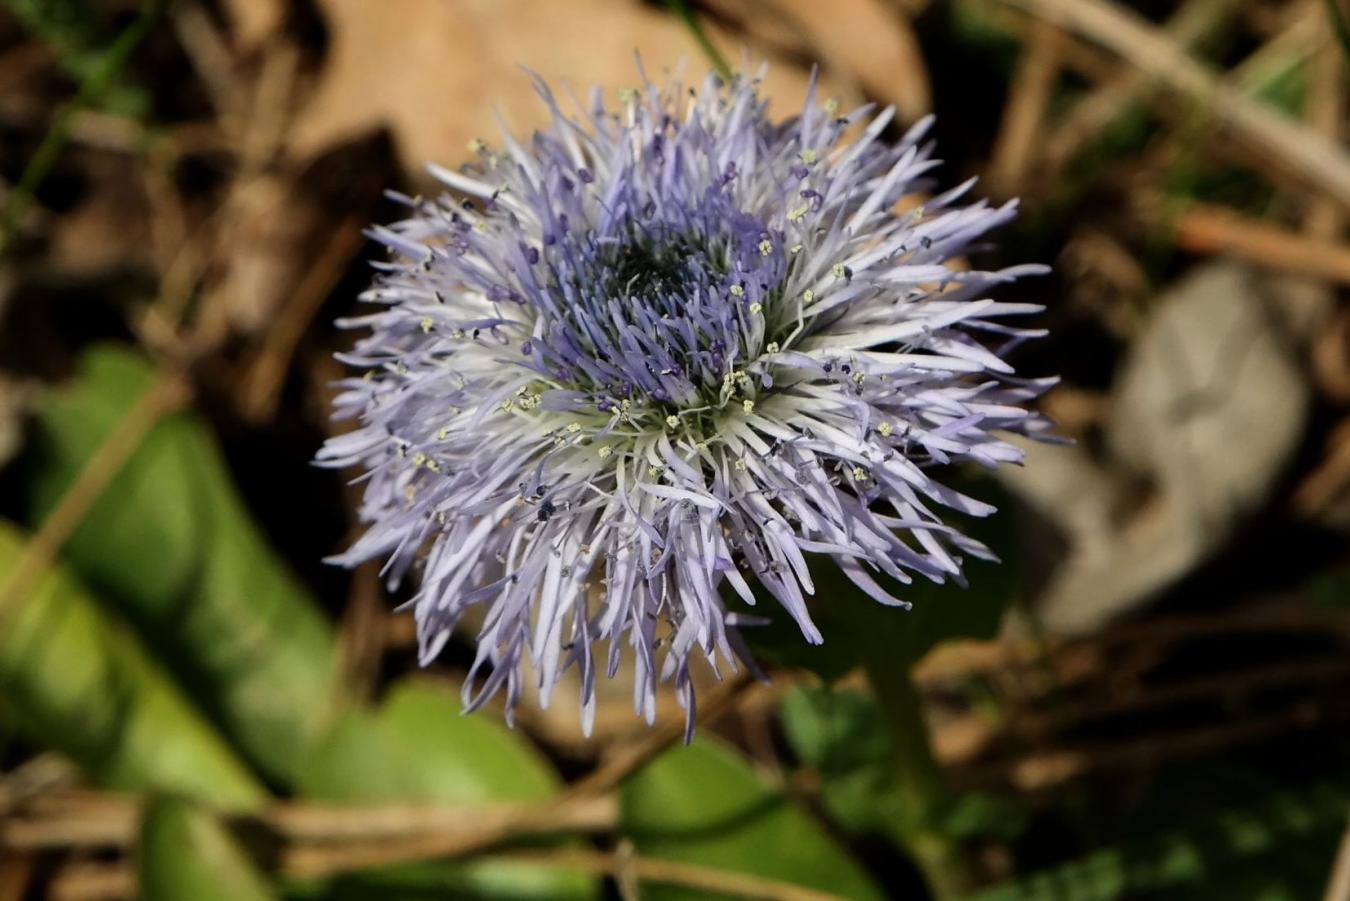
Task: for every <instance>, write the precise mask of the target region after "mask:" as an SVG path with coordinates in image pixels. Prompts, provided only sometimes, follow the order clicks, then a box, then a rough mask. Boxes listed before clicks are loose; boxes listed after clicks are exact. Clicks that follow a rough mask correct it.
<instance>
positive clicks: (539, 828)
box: [281, 795, 619, 878]
mask: <svg viewBox="0 0 1350 901" xmlns="http://www.w3.org/2000/svg"><path fill="white" fill-rule="evenodd" d="M367 813H368V812H366V811H360V812H358V816H360V817H363V818H364V817H365V816H366V815H367ZM408 815H409V814H408V812H407V811H406V810H405V811H402V812H400V813H398V814H397V815H396V817H395V823H394V825H398V823H397V817H398V816H403V817H407V816H408ZM421 818H422V819H424V820H426V821H431V822H434V828H431V829H428V830H426V831H422V832H416V833H412V834H406V833H399V834H396V835H394V836H392V837H388V838H383V839H381V838H375V839H372V838H368V837H365V836H364V835H363V836H362V837H360V838H356V839H351V840H347V841H339V842H332V843H325V844H310V843H306V844H298V845H296V846H294V847H291V848H288V849H286V850H285V851H283V852H282V855H281V860H282V869H283V870H284V871H285V872H286V873H287V874H289V875H291V876H297V877H302V878H319V877H328V876H336V875H340V874H342V873H352V872H356V871H357V870H364V869H369V868H370V867H376V866H384V865H388V864H396V863H410V862H413V861H418V860H432V859H435V858H444V857H462V856H465V855H468V854H473V853H475V852H477V851H481V850H483V849H485V848H490V847H492V846H494V845H498V844H501V843H502V842H505V841H507V840H508V839H513V838H521V837H525V836H533V835H547V834H552V833H559V832H610V831H612V830H614V829H615V828H616V827H617V825H618V822H619V802H618V799H617V798H615V797H614V796H613V795H604V796H601V797H594V798H577V799H569V800H568V801H567V802H566V803H563V802H554V803H545V804H539V805H535V806H531V807H503V808H498V809H494V808H486V809H483V810H480V811H472V812H470V813H469V815H467V816H466V815H465V811H463V810H459V811H455V812H454V813H453V814H452V815H445V814H436V813H434V812H431V811H428V812H426V813H423V814H422V815H421ZM289 825H290V826H291V827H297V826H298V827H301V828H304V827H305V826H306V825H309V826H317V828H319V829H323V830H331V829H332V828H333V824H332V823H328V824H324V823H322V822H319V823H317V824H316V823H315V822H314V820H313V818H312V816H311V817H308V818H306V819H305V820H297V819H296V818H295V814H294V813H293V814H292V819H291V822H290V824H289ZM380 825H386V826H387V825H390V824H388V823H384V824H380ZM352 828H353V830H354V831H356V832H358V833H359V832H360V831H361V830H362V829H366V828H367V824H365V823H363V822H361V821H352Z"/></svg>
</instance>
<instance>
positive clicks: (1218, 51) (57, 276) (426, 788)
mask: <svg viewBox="0 0 1350 901" xmlns="http://www.w3.org/2000/svg"><path fill="white" fill-rule="evenodd" d="M1348 19H1350V4H1340V2H1339V0H1180V2H1173V0H1147V2H1142V3H1136V4H1125V3H1123V2H1119V0H833V2H829V3H824V2H814V0H699V2H697V3H695V4H693V5H692V8H690V7H686V6H683V5H681V4H675V5H673V6H666V5H663V4H660V3H643V2H638V0H571V2H567V3H561V2H544V0H539V2H526V0H495V2H494V0H379V2H376V0H297V2H293V3H288V2H284V0H173V2H160V0H149V2H136V0H5V2H4V3H3V9H2V10H0V467H3V468H2V469H0V901H19V899H34V898H55V899H66V901H75V899H81V901H92V899H129V898H133V897H145V898H150V899H194V901H196V899H208V901H209V899H245V901H253V899H280V898H314V899H329V898H342V899H346V898H352V899H365V898H376V897H378V898H381V899H402V898H412V899H421V898H428V899H429V898H481V899H523V898H541V899H542V898H550V899H551V898H622V899H635V898H662V899H664V898H704V897H722V898H775V899H779V898H781V899H788V901H794V899H814V901H821V899H827V898H834V899H840V898H845V899H860V898H904V899H922V898H926V897H933V898H978V899H985V901H994V899H1066V901H1088V899H1124V898H1186V899H1258V898H1259V899H1262V901H1276V899H1319V898H1323V899H1326V901H1350V842H1347V840H1346V839H1345V838H1344V837H1343V836H1344V835H1345V833H1346V826H1347V812H1348V811H1350V730H1348V729H1347V726H1348V725H1350V554H1348V553H1347V544H1346V535H1347V532H1348V531H1350V306H1347V304H1346V299H1347V292H1346V288H1347V286H1348V285H1350V245H1347V244H1346V243H1345V241H1344V238H1345V234H1346V231H1345V225H1346V220H1347V216H1348V215H1350V152H1347V149H1346V143H1345V140H1344V138H1345V133H1346V126H1347V124H1348V123H1347V85H1348V82H1347V71H1348V61H1350V31H1347V28H1346V24H1345V23H1346V21H1347V20H1348ZM701 39H707V40H709V41H711V43H712V44H713V45H714V46H715V47H716V48H717V49H718V50H719V51H720V52H721V53H722V54H723V55H724V56H725V57H726V58H727V59H729V60H730V61H731V62H732V63H733V65H738V64H741V63H743V62H747V61H748V62H749V63H750V64H751V65H757V64H758V63H759V62H761V61H768V62H769V63H770V66H771V68H770V69H769V73H768V75H767V77H766V79H765V83H764V86H763V89H762V93H763V94H764V96H766V97H768V98H769V99H770V100H771V110H772V111H773V112H774V114H775V115H776V116H780V117H782V116H787V115H790V114H791V113H792V112H793V111H794V110H795V109H796V108H797V106H798V104H799V103H800V100H801V98H802V96H803V93H804V90H805V84H806V80H807V78H808V74H809V70H810V67H811V66H812V65H813V64H818V65H819V67H820V77H821V80H822V82H823V84H824V91H823V93H824V95H825V96H833V97H836V98H838V99H839V100H840V102H841V104H842V105H843V106H844V107H845V108H847V107H850V106H852V105H855V104H859V103H862V102H867V101H875V102H877V103H880V104H893V105H895V106H896V107H897V108H898V110H899V115H898V117H897V118H898V120H899V124H898V125H897V129H898V130H902V129H903V125H904V124H905V123H909V122H912V121H914V120H916V119H918V118H919V117H921V116H923V115H925V114H927V113H929V112H935V113H936V114H937V125H936V130H935V136H936V138H937V140H938V148H939V152H938V156H939V157H941V158H942V159H944V160H945V161H946V162H945V165H944V166H943V168H942V169H941V170H940V177H941V179H942V182H943V183H944V184H946V185H954V184H956V183H958V182H959V181H961V180H963V179H965V178H967V177H969V176H972V175H978V176H980V178H981V184H980V187H979V188H978V189H977V190H979V191H981V192H983V193H985V194H987V195H990V196H993V197H995V198H1006V197H1012V196H1020V197H1021V198H1022V215H1021V217H1020V219H1019V220H1018V222H1017V223H1016V224H1015V225H1013V226H1011V227H1009V228H1006V229H1004V230H1003V231H1002V232H1001V233H1000V234H999V235H997V241H998V246H997V247H992V246H991V247H989V248H987V249H983V250H981V251H980V254H979V256H978V258H976V259H974V260H972V262H973V263H975V264H978V265H981V266H984V267H991V268H992V267H998V266H1001V265H1007V264H1010V263H1014V262H1026V261H1036V262H1045V263H1048V264H1051V265H1052V266H1053V267H1054V273H1053V275H1051V276H1049V277H1047V278H1042V279H1037V280H1028V281H1025V282H1023V283H1021V284H1018V285H1016V286H1013V287H1012V288H1011V289H1010V290H1009V291H1007V292H1005V295H1004V296H1005V299H1010V300H1031V301H1036V302H1039V303H1043V304H1045V305H1046V307H1047V310H1046V312H1045V314H1044V315H1043V316H1042V317H1041V324H1042V325H1044V326H1045V327H1046V328H1048V329H1049V331H1050V336H1049V337H1048V338H1046V339H1044V340H1042V341H1039V342H1034V344H1033V345H1031V346H1027V347H1025V348H1024V349H1023V350H1021V351H1020V352H1019V353H1020V356H1019V357H1017V359H1015V360H1014V363H1015V364H1016V365H1017V367H1018V369H1019V371H1020V372H1022V373H1024V374H1029V375H1047V374H1061V375H1062V376H1063V378H1064V383H1063V384H1062V386H1060V387H1059V388H1057V389H1056V390H1055V391H1053V392H1052V393H1051V394H1050V395H1049V396H1048V397H1046V398H1045V400H1044V402H1043V406H1044V409H1045V410H1046V412H1048V413H1049V414H1050V415H1051V416H1053V417H1054V418H1055V419H1056V420H1057V422H1058V423H1059V425H1060V428H1061V431H1062V432H1063V433H1064V434H1065V435H1067V436H1069V437H1071V438H1073V439H1074V442H1075V443H1074V444H1073V445H1072V446H1063V447H1061V446H1038V447H1032V448H1030V449H1029V457H1028V464H1027V465H1026V467H1025V468H1022V469H1019V470H1017V471H1010V472H1006V473H1002V474H1000V478H999V479H998V480H997V481H995V480H991V479H988V478H985V479H983V480H972V481H971V483H970V484H971V487H970V490H971V491H972V492H974V493H975V494H977V495H979V496H980V497H983V498H985V499H988V500H992V501H994V502H996V503H998V504H999V505H1000V507H1002V508H1003V510H1002V512H1001V514H1000V515H999V516H998V517H996V518H995V519H994V520H992V521H989V522H986V523H982V524H980V526H979V528H982V529H983V532H982V533H981V534H982V536H983V537H984V538H985V540H986V541H988V542H989V543H990V544H991V545H992V546H993V547H995V549H996V550H998V551H999V552H1000V553H1001V555H1002V556H1003V558H1004V561H1005V563H1004V565H1003V566H1002V567H977V568H976V569H975V570H974V571H973V572H972V579H971V583H972V584H971V586H970V587H969V588H968V589H965V590H964V591H963V590H961V589H958V588H945V589H941V590H937V591H930V590H924V591H921V592H918V595H919V596H917V597H916V598H915V600H916V610H915V611H914V613H912V614H903V613H900V612H898V611H894V610H884V611H882V610H879V609H877V608H872V607H869V606H868V605H865V604H858V603H857V602H856V599H853V598H851V597H850V596H848V595H847V593H846V592H845V591H844V590H843V589H842V588H837V587H836V586H834V585H833V583H831V582H830V580H829V579H826V580H824V581H825V583H826V590H824V591H823V592H822V593H821V596H820V597H819V598H818V599H817V601H816V602H815V606H814V608H813V609H814V610H815V612H816V614H817V615H818V617H819V618H820V620H821V623H822V629H823V630H824V633H825V636H826V644H825V645H824V646H823V647H821V648H817V649H808V648H806V647H805V646H804V645H802V644H801V641H800V638H797V637H794V636H792V635H791V634H790V632H791V630H790V629H788V630H786V631H784V630H783V629H780V628H779V626H778V625H777V624H776V625H775V626H771V627H768V628H766V629H764V630H762V633H761V634H757V635H755V636H752V637H753V639H754V642H755V644H756V647H757V649H758V651H759V656H760V657H761V659H763V660H765V661H767V662H768V664H769V666H768V669H769V672H770V675H771V676H772V680H771V681H770V682H768V683H757V682H750V681H748V680H743V679H742V680H732V681H729V682H727V683H723V684H721V685H718V684H716V683H713V682H709V684H708V685H707V686H705V688H704V690H703V693H702V703H701V705H700V726H699V728H700V731H699V738H698V739H697V740H696V741H695V742H694V744H693V745H691V746H689V747H684V746H682V745H681V742H680V732H681V728H682V725H683V723H682V716H683V715H682V713H681V712H680V711H679V710H678V708H677V707H676V705H675V704H674V703H673V700H672V699H671V698H668V697H667V698H663V706H662V707H661V710H660V715H659V717H658V721H657V724H656V726H655V727H654V728H652V729H648V728H646V727H645V726H644V725H643V724H642V723H641V722H640V721H639V720H637V719H636V718H635V717H634V716H633V715H632V712H631V685H628V684H624V683H623V682H622V680H620V681H619V682H617V683H615V684H612V685H607V686H605V687H604V691H603V693H602V695H601V703H600V709H599V713H598V717H597V725H596V730H595V734H594V736H593V737H591V738H589V739H586V738H583V736H582V735H581V734H580V731H579V728H578V726H577V716H576V710H575V707H574V705H573V704H571V703H567V702H562V701H560V702H559V703H557V704H555V705H554V708H553V709H551V710H549V711H547V712H541V711H539V710H537V709H535V708H534V707H533V705H531V704H529V703H526V704H523V705H522V709H521V711H520V717H519V721H518V722H517V724H516V726H515V728H514V729H513V730H511V729H507V728H506V727H505V726H504V725H503V724H502V722H501V715H500V708H499V707H497V708H493V709H489V710H486V711H483V712H480V713H478V714H476V715H474V716H470V717H461V716H460V715H459V714H458V707H459V702H458V686H459V683H460V681H461V679H462V678H463V676H464V673H465V670H466V668H467V663H468V662H469V661H470V660H471V659H472V650H471V645H470V644H468V643H467V642H468V641H469V639H467V638H464V639H460V640H459V641H458V643H452V645H451V647H450V648H449V649H448V650H447V652H446V653H445V654H444V655H443V656H442V658H441V659H440V660H439V661H438V662H437V663H436V664H435V665H433V666H432V667H430V668H429V669H427V670H419V669H418V668H417V666H416V660H415V648H414V635H413V628H412V622H411V617H410V616H409V615H406V614H397V613H394V612H392V611H393V608H394V607H395V606H396V604H397V603H398V602H400V601H402V600H405V599H406V597H407V589H404V590H403V591H402V592H401V593H396V594H393V595H391V594H390V593H389V592H387V591H386V590H385V588H384V586H383V585H382V584H381V581H380V579H379V577H378V573H377V570H376V568H375V567H363V568H360V569H357V570H354V571H351V572H348V571H345V570H341V569H337V568H334V567H329V566H327V565H325V564H324V563H323V562H322V558H323V557H324V556H325V555H329V554H332V553H335V552H336V551H338V550H340V549H342V548H343V547H344V546H345V544H346V543H347V542H349V541H350V540H351V539H352V537H353V536H354V534H355V529H356V525H357V524H356V522H355V518H354V509H355V500H356V494H355V489H353V488H351V487H348V486H347V478H348V477H350V476H351V475H352V474H351V473H345V474H344V473H335V472H331V471H327V470H319V469H315V468H313V467H312V466H311V465H310V460H311V458H312V456H313V454H314V452H315V450H316V449H317V447H318V446H319V444H320V443H321V442H322V441H323V440H324V438H325V437H326V436H328V435H330V434H334V433H335V432H336V431H339V430H341V429H344V428H346V426H345V425H343V424H334V423H331V422H330V421H329V419H328V415H327V409H328V403H329V399H330V387H329V386H330V383H331V382H332V381H333V379H335V378H337V377H339V376H340V375H341V374H342V369H341V367H340V366H339V365H338V364H337V363H335V362H334V360H333V358H332V355H333V353H334V351H335V350H337V349H339V348H342V347H343V346H344V345H346V344H347V343H348V342H349V341H350V340H351V336H350V335H347V334H343V333H341V332H339V331H338V330H337V329H335V327H334V326H333V325H332V323H333V320H334V319H335V318H336V317H339V316H342V315H348V314H351V313H352V312H353V311H355V310H356V306H357V305H356V304H355V302H354V298H355V295H356V293H357V292H358V291H359V290H360V289H361V288H362V287H363V286H364V285H365V284H366V282H367V280H368V278H369V268H368V265H367V261H368V259H370V258H372V256H373V250H372V248H371V246H370V245H369V244H368V243H367V242H366V240H365V239H364V238H363V236H362V229H363V227H365V226H366V225H367V224H368V223H371V222H377V221H382V220H388V219H391V218H394V217H395V216H396V215H398V208H397V207H396V206H395V205H394V204H393V203H391V202H390V201H388V200H386V199H385V198H384V196H383V194H382V192H383V191H384V190H385V189H388V188H395V189H399V190H403V191H406V192H409V193H416V192H418V191H419V190H423V189H426V190H434V189H433V188H432V186H431V185H430V183H429V179H428V177H427V175H426V173H425V170H424V168H423V164H424V163H425V162H426V161H429V160H434V161H437V162H440V163H442V164H445V165H449V166H455V165H458V164H459V162H461V161H462V160H463V159H464V158H466V157H467V156H468V152H467V150H466V146H467V145H468V143H469V142H470V141H472V140H473V139H475V138H477V137H480V136H481V137H483V138H485V139H487V140H489V141H492V140H495V138H496V136H497V133H498V126H497V124H496V120H495V118H494V116H495V115H496V114H500V116H501V117H502V118H503V119H504V120H505V121H506V122H508V123H510V125H511V126H512V127H513V128H514V129H516V130H517V131H518V132H528V130H529V129H530V128H531V127H532V126H533V125H534V124H536V123H538V122H540V121H541V120H542V112H543V110H542V109H541V107H540V105H539V104H538V103H537V102H536V100H535V98H534V96H533V94H532V90H531V88H530V84H529V80H528V77H527V75H526V74H525V72H524V71H523V70H522V68H521V66H527V67H529V68H530V69H533V70H535V71H538V72H539V73H541V74H543V75H544V76H545V77H546V78H548V79H550V80H553V81H555V82H563V83H570V84H572V85H574V86H576V87H577V88H578V89H584V88H585V87H586V86H587V85H590V84H592V83H597V84H600V85H603V86H604V87H605V89H606V91H607V92H609V95H610V96H614V95H615V94H616V92H617V91H619V90H620V89H622V88H625V87H627V86H631V85H633V84H634V83H635V82H636V80H637V74H636V68H635V65H634V53H635V51H636V52H639V53H640V54H641V56H642V59H643V63H644V65H645V66H646V67H647V69H648V71H649V72H652V73H653V74H654V77H656V78H658V80H659V79H660V78H661V77H662V73H664V72H665V71H666V70H667V69H668V68H670V67H672V66H675V65H677V64H678V63H679V62H680V61H681V60H682V61H683V62H684V65H685V66H686V71H687V72H688V73H689V74H690V75H698V74H701V72H702V71H704V70H705V69H706V68H707V66H708V59H707V57H706V56H705V51H704V49H702V47H701ZM897 133H898V131H897ZM850 623H851V630H852V631H850ZM859 623H863V624H865V628H864V629H859V628H858V624H859ZM832 626H833V627H834V628H833V629H832V628H831V627H832ZM862 633H866V634H870V635H872V636H873V637H874V640H873V641H872V642H871V643H870V645H869V646H867V647H864V646H862V645H864V644H868V643H867V642H862V641H860V640H858V639H857V638H856V636H857V635H858V634H862ZM832 635H833V636H835V637H834V640H831V636H832ZM850 636H854V637H852V638H851V637H850ZM859 662H862V663H864V664H865V667H864V671H859V670H857V669H856V668H855V667H856V665H857V664H858V663H859ZM1338 849H1339V854H1338Z"/></svg>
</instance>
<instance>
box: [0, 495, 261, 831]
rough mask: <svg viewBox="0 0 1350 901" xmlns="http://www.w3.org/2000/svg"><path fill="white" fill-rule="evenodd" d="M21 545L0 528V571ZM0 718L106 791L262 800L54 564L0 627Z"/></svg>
mask: <svg viewBox="0 0 1350 901" xmlns="http://www.w3.org/2000/svg"><path fill="white" fill-rule="evenodd" d="M24 540H25V539H24V535H23V534H22V533H21V532H20V531H19V530H18V529H17V528H15V527H14V526H12V525H10V524H8V523H4V522H0V574H5V575H7V574H8V573H9V572H10V571H12V570H13V568H14V566H15V565H16V563H17V561H18V559H19V556H20V554H21V552H22V549H23V546H24ZM0 578H3V576H0ZM0 715H3V718H4V719H5V720H6V721H7V722H9V723H11V724H12V725H13V726H14V727H16V728H17V729H18V730H19V731H20V732H21V733H22V734H24V735H25V736H26V737H28V738H29V739H30V740H32V741H34V742H36V743H38V744H41V745H43V746H44V747H48V748H54V749H56V750H59V751H61V752H62V753H64V754H66V755H68V756H69V757H70V758H72V759H73V760H75V761H76V762H77V763H78V764H80V766H81V767H83V768H84V770H85V772H86V773H88V774H89V775H90V776H91V777H92V778H93V779H94V780H95V781H97V782H100V783H103V784H105V785H110V786H113V787H116V788H124V789H158V790H162V791H172V792H179V793H182V794H185V795H189V796H191V797H193V798H196V799H199V800H201V801H205V802H209V803H212V804H217V805H221V806H225V807H249V806H252V805H255V804H257V803H259V802H260V801H262V800H263V798H264V797H265V793H264V790H263V788H262V787H261V786H260V785H259V784H258V782H257V780H256V779H255V778H254V777H253V776H252V774H250V773H249V772H248V771H247V770H246V769H245V767H244V766H243V764H242V763H240V762H239V760H238V759H237V758H236V757H235V755H234V753H233V751H231V749H230V748H229V746H228V745H226V744H225V742H224V741H223V740H222V739H221V738H220V736H218V735H217V734H216V732H215V730H214V729H213V728H212V726H211V725H210V724H209V723H207V722H206V721H205V720H204V719H203V718H202V716H201V715H200V714H199V713H198V712H197V711H196V710H194V709H193V708H192V706H191V704H190V703H189V701H188V700H187V698H185V697H184V696H183V694H182V693H181V692H180V691H179V689H178V688H177V686H175V685H174V683H173V682H172V680H171V679H170V677H169V674H168V673H167V672H165V671H164V670H163V669H161V668H160V667H159V666H158V665H157V664H156V663H155V662H154V661H153V660H151V659H150V657H149V656H148V655H147V654H146V652H145V649H144V648H143V647H142V646H141V645H140V643H139V642H138V641H137V640H136V638H135V636H134V635H133V634H132V633H131V631H130V630H129V629H127V628H126V627H125V626H124V625H123V624H121V623H119V622H117V621H116V620H115V619H114V618H113V617H112V616H110V615H108V613H107V612H106V611H104V610H102V609H100V607H99V605H98V603H97V602H96V601H95V600H94V598H93V597H92V596H91V595H90V594H89V593H88V592H87V591H86V590H85V589H84V588H83V586H81V585H80V584H79V583H78V582H77V581H76V580H75V578H74V577H73V576H72V575H71V574H70V573H69V572H68V571H66V570H65V568H64V567H61V566H57V567H55V568H53V569H51V570H50V571H48V573H47V574H46V575H45V576H44V577H43V578H42V579H41V581H40V582H39V583H38V585H37V587H36V588H35V589H34V591H33V592H32V593H31V594H30V595H29V596H28V597H26V598H22V599H21V600H20V601H19V603H18V604H17V606H16V607H15V608H14V609H12V610H9V611H6V615H5V619H4V621H3V622H0Z"/></svg>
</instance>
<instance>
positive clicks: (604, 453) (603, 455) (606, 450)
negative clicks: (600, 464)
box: [596, 444, 614, 460]
mask: <svg viewBox="0 0 1350 901" xmlns="http://www.w3.org/2000/svg"><path fill="white" fill-rule="evenodd" d="M596 453H597V454H599V455H600V459H601V460H604V459H607V458H608V457H609V455H610V454H612V453H614V448H612V447H610V446H609V445H608V444H602V445H600V447H599V448H598V449H597V450H596Z"/></svg>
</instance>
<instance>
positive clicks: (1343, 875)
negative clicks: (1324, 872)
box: [1322, 826, 1350, 901]
mask: <svg viewBox="0 0 1350 901" xmlns="http://www.w3.org/2000/svg"><path fill="white" fill-rule="evenodd" d="M1322 901H1350V826H1346V829H1345V833H1344V834H1343V835H1342V836H1341V845H1340V849H1339V850H1337V852H1336V862H1335V863H1334V864H1332V867H1331V879H1330V881H1328V882H1327V891H1326V894H1324V895H1323V896H1322Z"/></svg>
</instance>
